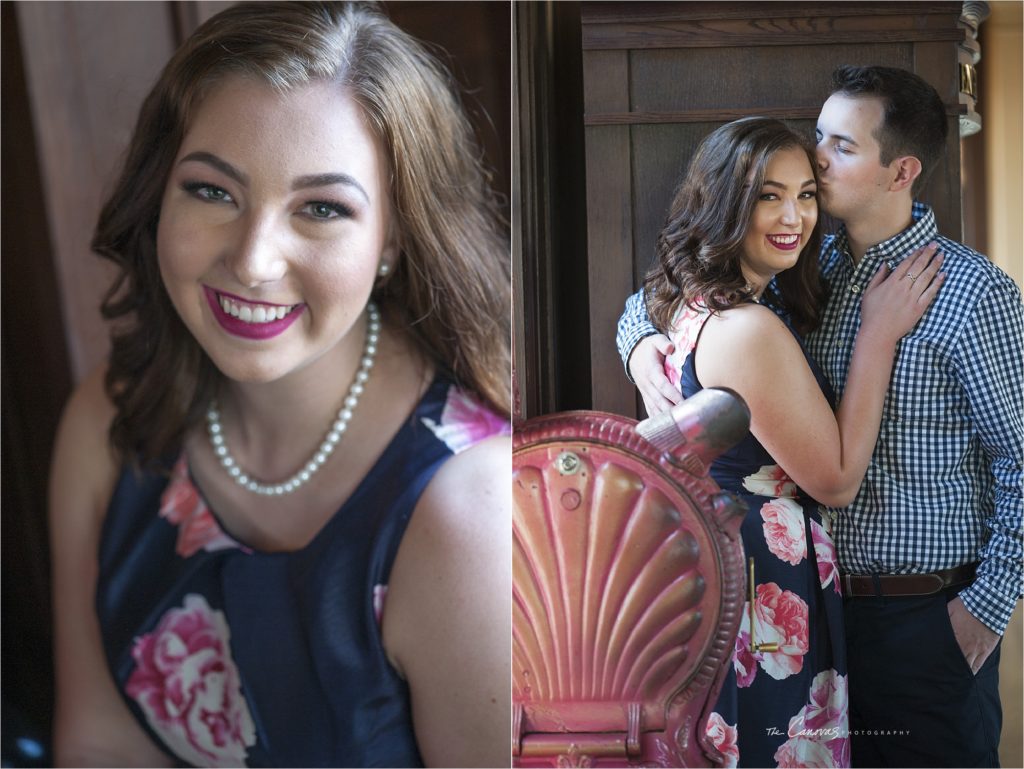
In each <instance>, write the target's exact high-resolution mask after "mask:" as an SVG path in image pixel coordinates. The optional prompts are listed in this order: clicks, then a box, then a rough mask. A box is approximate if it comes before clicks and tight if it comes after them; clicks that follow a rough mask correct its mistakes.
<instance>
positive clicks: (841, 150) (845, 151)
mask: <svg viewBox="0 0 1024 769" xmlns="http://www.w3.org/2000/svg"><path fill="white" fill-rule="evenodd" d="M836 152H839V153H842V154H843V155H849V154H850V150H848V149H847V148H846V147H844V146H843V145H842V144H837V145H836Z"/></svg>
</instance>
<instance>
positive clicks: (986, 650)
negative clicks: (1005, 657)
mask: <svg viewBox="0 0 1024 769" xmlns="http://www.w3.org/2000/svg"><path fill="white" fill-rule="evenodd" d="M946 611H948V612H949V623H950V624H951V625H952V626H953V635H954V636H956V642H957V643H958V644H960V651H961V652H963V655H964V659H966V660H967V664H968V665H970V666H971V672H973V673H974V674H975V675H977V673H978V671H979V670H981V666H982V665H984V664H985V660H987V659H988V655H990V654H991V653H992V651H993V650H994V649H995V648H996V644H998V643H999V634H998V633H995V632H993V631H992V630H989V629H988V627H986V626H985V624H984V623H983V622H982V621H981V620H979V619H977V618H976V617H975V616H974V615H973V614H971V613H970V612H969V611H967V607H966V606H964V602H963V601H961V600H960V597H959V596H957V597H956V598H954V599H953V600H952V601H950V602H949V603H948V604H946Z"/></svg>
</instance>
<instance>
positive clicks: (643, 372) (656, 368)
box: [629, 334, 683, 417]
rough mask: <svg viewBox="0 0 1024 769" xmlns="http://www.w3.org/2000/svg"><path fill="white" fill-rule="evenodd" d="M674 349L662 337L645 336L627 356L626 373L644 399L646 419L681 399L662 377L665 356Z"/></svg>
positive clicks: (667, 340) (669, 342)
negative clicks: (627, 367)
mask: <svg viewBox="0 0 1024 769" xmlns="http://www.w3.org/2000/svg"><path fill="white" fill-rule="evenodd" d="M674 349H675V346H674V345H673V344H672V341H671V340H670V339H669V338H668V337H667V336H665V335H664V334H653V335H651V336H645V337H644V338H643V339H641V340H640V341H639V342H637V343H636V347H634V348H633V352H632V353H630V355H629V373H630V375H631V376H632V377H633V381H634V382H636V386H637V389H639V390H640V395H641V396H642V397H643V399H644V407H646V409H647V415H648V416H652V417H653V416H654V415H655V414H660V413H661V412H663V411H668V410H669V409H670V408H672V407H673V406H675V405H676V404H677V403H680V402H681V401H682V400H683V394H682V393H681V392H680V391H679V390H677V389H676V388H675V387H673V386H672V383H671V382H669V381H668V377H667V376H665V356H667V355H670V354H671V353H672V351H673V350H674Z"/></svg>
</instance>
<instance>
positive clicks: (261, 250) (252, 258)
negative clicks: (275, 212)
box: [224, 214, 288, 288]
mask: <svg viewBox="0 0 1024 769" xmlns="http://www.w3.org/2000/svg"><path fill="white" fill-rule="evenodd" d="M238 226H239V231H238V234H237V238H236V239H235V242H234V243H233V244H231V245H230V246H229V251H228V253H227V254H226V255H225V259H224V261H225V264H226V265H227V267H228V269H229V270H230V271H231V272H232V273H233V274H234V276H235V277H236V278H237V280H238V282H239V283H240V284H241V285H243V286H245V287H247V288H254V287H255V286H258V285H260V284H262V283H273V282H274V281H278V280H280V279H281V278H283V277H284V275H285V272H286V271H287V269H288V265H287V261H286V260H285V258H284V257H283V255H282V254H283V250H282V248H281V246H282V244H281V243H280V242H279V241H280V239H279V238H278V237H275V232H274V225H273V222H271V221H269V219H268V218H267V217H259V216H257V215H255V214H253V215H250V216H247V217H243V218H241V219H240V220H239V222H238Z"/></svg>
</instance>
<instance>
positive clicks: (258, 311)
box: [217, 295, 295, 323]
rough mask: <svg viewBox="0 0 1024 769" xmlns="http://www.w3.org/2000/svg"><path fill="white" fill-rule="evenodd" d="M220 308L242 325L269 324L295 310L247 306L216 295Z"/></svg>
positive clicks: (261, 305) (262, 305) (290, 308)
mask: <svg viewBox="0 0 1024 769" xmlns="http://www.w3.org/2000/svg"><path fill="white" fill-rule="evenodd" d="M217 298H218V300H219V301H220V307H221V309H222V310H224V312H225V313H227V314H228V315H230V316H231V317H232V318H238V319H239V320H240V321H242V322H244V323H270V322H271V321H275V320H280V319H281V318H283V317H284V316H285V315H287V314H288V313H290V312H291V311H292V310H294V309H295V305H292V306H291V307H286V306H284V305H277V306H273V307H271V306H269V305H265V304H258V305H251V306H250V305H247V304H240V303H238V302H233V301H231V300H230V299H228V298H227V297H226V296H220V295H218V297H217Z"/></svg>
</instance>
